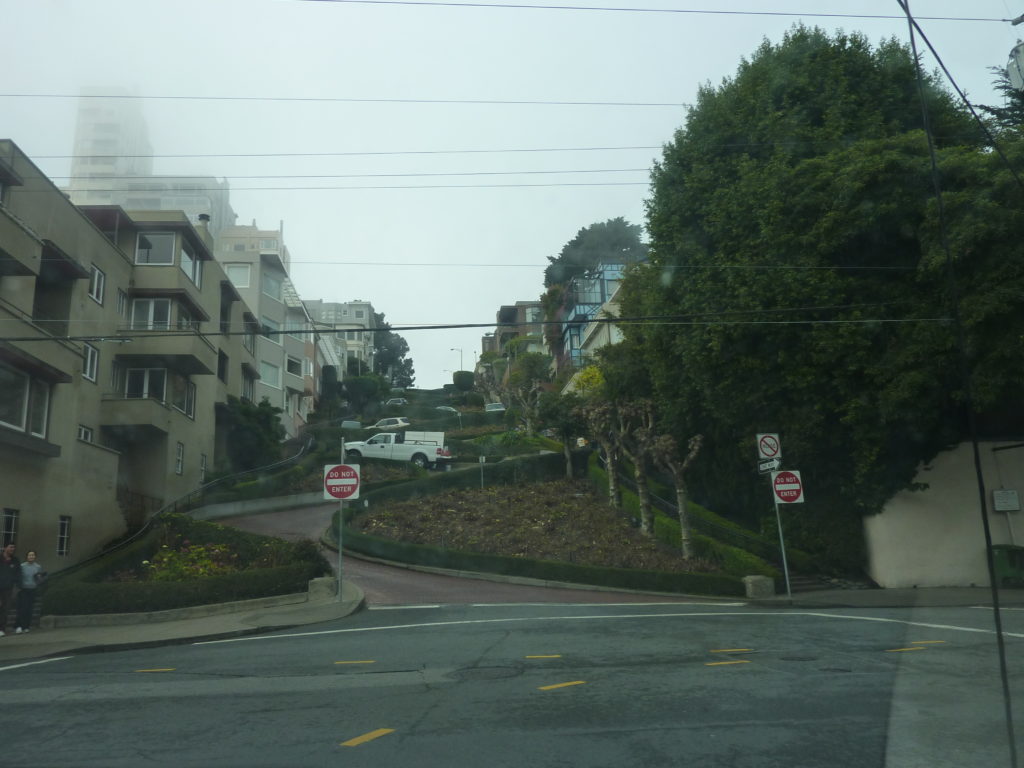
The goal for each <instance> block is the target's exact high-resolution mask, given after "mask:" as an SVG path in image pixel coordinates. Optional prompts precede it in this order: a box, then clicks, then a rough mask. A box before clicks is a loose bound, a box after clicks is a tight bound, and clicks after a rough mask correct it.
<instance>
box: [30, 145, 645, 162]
mask: <svg viewBox="0 0 1024 768" xmlns="http://www.w3.org/2000/svg"><path fill="white" fill-rule="evenodd" d="M639 149H642V150H651V149H655V150H660V149H662V147H661V146H656V147H655V146H651V147H538V148H532V147H520V148H512V149H405V150H390V151H379V152H377V151H370V152H250V153H227V154H225V153H221V154H217V153H208V154H173V155H153V154H148V155H102V154H96V155H33V156H32V157H33V158H34V159H36V160H68V159H72V158H75V157H94V158H97V159H100V160H117V159H125V160H127V159H135V158H142V157H151V158H154V159H164V158H175V157H182V158H184V157H188V158H193V157H369V156H375V155H474V154H500V153H502V152H618V151H624V150H639Z"/></svg>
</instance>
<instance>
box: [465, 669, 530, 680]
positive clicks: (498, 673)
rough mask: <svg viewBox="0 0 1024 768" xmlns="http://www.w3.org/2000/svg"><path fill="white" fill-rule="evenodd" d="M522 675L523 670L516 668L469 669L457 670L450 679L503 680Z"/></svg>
mask: <svg viewBox="0 0 1024 768" xmlns="http://www.w3.org/2000/svg"><path fill="white" fill-rule="evenodd" d="M521 674H522V670H521V669H516V668H515V667H467V668H466V669H457V670H455V671H454V672H452V673H451V674H449V675H448V677H451V678H454V679H455V680H501V679H502V678H506V677H515V676H516V675H521Z"/></svg>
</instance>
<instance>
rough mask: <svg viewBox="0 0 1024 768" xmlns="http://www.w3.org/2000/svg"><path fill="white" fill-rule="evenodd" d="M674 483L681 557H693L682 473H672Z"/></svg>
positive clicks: (688, 558)
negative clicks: (681, 549)
mask: <svg viewBox="0 0 1024 768" xmlns="http://www.w3.org/2000/svg"><path fill="white" fill-rule="evenodd" d="M674 474H675V477H674V478H673V479H674V480H675V484H676V509H677V510H679V543H680V544H681V545H682V548H683V557H685V558H686V559H687V560H691V559H693V537H692V534H691V532H690V515H689V513H688V512H687V511H686V483H685V482H684V480H683V473H682V472H679V473H674Z"/></svg>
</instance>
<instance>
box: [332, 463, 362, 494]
mask: <svg viewBox="0 0 1024 768" xmlns="http://www.w3.org/2000/svg"><path fill="white" fill-rule="evenodd" d="M324 498H325V499H342V500H344V499H358V498H359V465H358V464H324Z"/></svg>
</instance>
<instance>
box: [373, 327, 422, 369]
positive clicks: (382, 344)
mask: <svg viewBox="0 0 1024 768" xmlns="http://www.w3.org/2000/svg"><path fill="white" fill-rule="evenodd" d="M373 317H374V320H376V326H377V327H376V329H375V330H374V332H373V346H374V355H373V372H374V373H376V374H377V375H379V376H383V377H384V378H385V379H387V380H388V381H389V382H390V383H391V386H393V387H411V386H412V384H413V381H415V380H416V372H415V371H414V370H413V366H412V359H411V358H410V357H409V356H408V355H409V344H408V342H407V341H406V340H405V339H404V338H402V336H400V335H399V334H397V333H395V332H394V331H392V330H391V326H390V325H389V324H388V323H387V322H385V321H384V313H383V312H374V314H373Z"/></svg>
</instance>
